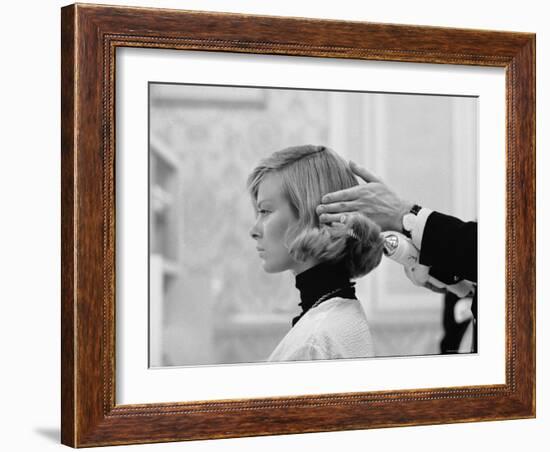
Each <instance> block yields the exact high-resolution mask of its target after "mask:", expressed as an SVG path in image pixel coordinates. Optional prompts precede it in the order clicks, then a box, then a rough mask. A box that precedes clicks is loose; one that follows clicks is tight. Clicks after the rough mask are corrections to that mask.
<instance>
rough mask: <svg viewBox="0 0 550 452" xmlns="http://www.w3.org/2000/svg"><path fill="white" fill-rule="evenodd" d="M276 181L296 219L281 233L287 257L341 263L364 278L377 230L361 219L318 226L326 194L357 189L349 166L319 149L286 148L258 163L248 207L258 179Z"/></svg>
mask: <svg viewBox="0 0 550 452" xmlns="http://www.w3.org/2000/svg"><path fill="white" fill-rule="evenodd" d="M270 173H277V174H278V175H280V177H281V181H282V189H283V194H284V195H285V196H286V198H287V199H288V201H289V203H290V206H291V209H292V211H293V212H294V214H295V215H296V217H297V218H298V222H297V224H296V225H295V226H294V227H292V228H290V229H289V230H288V231H287V234H286V239H285V246H286V247H287V248H288V250H289V253H290V255H291V256H292V257H293V258H294V259H296V260H298V261H305V260H307V259H308V258H314V259H317V260H319V261H320V262H323V261H332V262H342V263H343V264H344V265H345V266H346V267H347V269H348V271H349V274H350V276H351V277H352V278H358V277H360V276H363V275H366V274H367V273H369V272H370V271H371V270H372V269H373V268H375V267H377V266H378V264H379V263H380V260H381V259H382V249H383V239H382V237H381V235H380V228H379V226H378V225H377V224H376V223H374V222H373V221H372V220H370V219H369V218H367V217H366V216H364V215H361V214H357V215H349V216H348V219H347V221H346V224H345V225H342V224H334V225H330V226H329V225H325V224H320V223H319V218H318V216H317V213H316V210H315V209H316V208H317V206H318V205H319V204H320V203H321V199H322V197H323V196H324V195H326V194H327V193H331V192H335V191H338V190H343V189H346V188H350V187H353V186H355V185H358V182H357V180H356V179H355V176H354V175H353V173H352V171H351V169H350V167H349V165H348V164H347V163H346V162H345V161H344V159H342V157H340V156H339V155H338V154H336V153H335V152H334V151H333V150H331V149H329V148H327V147H325V146H314V145H304V146H292V147H288V148H285V149H282V150H280V151H277V152H274V153H273V154H272V155H271V156H269V157H267V158H265V159H264V160H262V161H261V162H260V163H259V165H258V166H257V167H256V168H254V170H253V171H252V173H251V174H250V175H249V177H248V181H247V187H248V191H249V193H250V195H251V196H252V199H253V201H254V202H256V200H257V198H258V189H259V186H260V183H261V182H262V180H263V178H264V177H265V176H266V175H267V174H270Z"/></svg>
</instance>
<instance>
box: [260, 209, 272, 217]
mask: <svg viewBox="0 0 550 452" xmlns="http://www.w3.org/2000/svg"><path fill="white" fill-rule="evenodd" d="M268 213H269V210H266V209H259V210H258V214H260V215H261V216H265V215H267V214H268Z"/></svg>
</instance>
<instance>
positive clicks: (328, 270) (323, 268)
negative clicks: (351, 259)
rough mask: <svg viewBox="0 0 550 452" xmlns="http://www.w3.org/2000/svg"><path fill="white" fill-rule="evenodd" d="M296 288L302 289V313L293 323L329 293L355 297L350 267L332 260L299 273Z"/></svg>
mask: <svg viewBox="0 0 550 452" xmlns="http://www.w3.org/2000/svg"><path fill="white" fill-rule="evenodd" d="M296 288H297V289H298V290H299V291H300V299H301V302H300V307H301V308H302V313H301V314H300V316H298V317H297V318H296V319H294V320H295V321H294V322H293V323H296V321H297V319H299V318H300V317H301V316H303V315H304V314H305V313H306V312H307V311H308V310H309V309H311V308H312V306H313V305H315V303H316V302H318V301H319V300H321V299H323V297H326V296H327V295H331V294H333V293H334V294H335V296H342V297H344V298H355V289H354V288H353V284H352V283H351V282H350V276H349V271H348V269H347V268H346V266H345V265H343V264H336V263H332V262H322V263H318V264H317V265H313V266H311V267H309V268H307V269H305V270H303V271H302V272H301V273H299V274H297V275H296ZM340 289H342V290H340ZM329 298H330V297H329ZM327 299H328V298H327Z"/></svg>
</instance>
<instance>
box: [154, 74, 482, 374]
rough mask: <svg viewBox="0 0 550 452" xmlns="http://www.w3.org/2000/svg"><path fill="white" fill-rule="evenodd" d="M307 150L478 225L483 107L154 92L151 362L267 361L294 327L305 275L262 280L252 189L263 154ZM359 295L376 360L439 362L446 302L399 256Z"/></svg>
mask: <svg viewBox="0 0 550 452" xmlns="http://www.w3.org/2000/svg"><path fill="white" fill-rule="evenodd" d="M308 143H309V144H324V145H328V146H329V147H331V148H333V149H334V150H335V151H336V152H338V153H339V154H340V155H342V156H343V157H344V158H347V159H353V160H354V161H356V162H357V163H359V164H360V165H363V166H365V167H367V168H368V169H370V170H371V171H372V172H374V173H375V174H377V175H378V176H379V177H381V178H382V179H383V180H384V181H385V182H386V183H387V184H388V185H389V186H390V187H392V188H393V189H394V191H396V192H397V193H398V194H400V195H401V196H402V197H404V198H406V199H409V200H411V201H414V202H416V203H418V204H420V205H424V206H427V207H430V208H432V209H435V210H439V211H442V212H444V213H449V214H453V215H456V216H458V217H460V218H462V219H464V220H473V219H475V218H476V215H477V100H476V99H475V98H467V97H449V96H433V95H410V94H386V93H356V92H354V93H350V92H329V91H309V90H289V89H263V88H243V87H212V86H197V85H177V84H151V85H150V147H149V149H150V200H149V202H150V209H149V211H150V229H149V234H150V261H149V264H150V281H149V304H150V365H151V366H174V365H197V364H222V363H239V362H259V361H264V360H265V359H267V357H268V356H269V354H270V353H271V351H272V350H273V349H274V348H275V346H276V345H277V343H278V342H279V341H280V339H281V338H282V337H283V336H284V335H285V334H286V332H287V331H288V330H289V329H290V321H291V319H292V317H293V316H294V315H296V314H297V313H298V312H299V307H298V302H299V294H298V291H297V290H296V289H295V287H294V276H293V275H292V274H290V273H289V272H285V273H282V274H266V273H265V272H264V271H263V269H262V267H261V262H260V259H259V257H258V255H257V253H256V250H255V242H254V241H253V240H252V239H251V238H250V236H249V234H248V231H249V229H250V227H251V225H252V223H253V219H254V212H253V209H252V205H251V202H250V198H249V196H248V194H247V192H246V187H245V182H246V178H247V176H248V174H249V172H250V171H251V170H252V168H253V167H254V166H255V165H256V164H257V163H258V161H259V160H260V159H261V158H263V157H265V156H267V155H269V154H271V153H272V152H274V151H276V150H279V149H282V148H284V147H287V146H291V145H298V144H308ZM357 292H358V297H359V298H360V299H361V302H362V303H363V307H364V309H365V311H366V313H367V316H368V319H369V322H370V325H371V328H372V332H373V336H374V339H375V345H376V352H377V355H379V356H405V355H424V354H435V353H439V341H440V340H441V336H442V311H443V297H442V296H441V295H440V294H435V293H432V292H429V291H427V290H425V289H421V288H417V287H415V286H413V285H412V283H411V282H410V281H409V280H408V279H407V278H406V277H405V275H404V272H403V269H402V267H399V266H398V265H397V264H395V263H393V262H391V261H388V260H387V259H383V262H382V264H381V265H380V266H379V267H378V268H377V269H376V270H375V271H374V272H373V273H371V274H369V275H367V276H366V277H364V278H362V279H361V280H360V281H358V284H357ZM465 341H466V343H465V346H464V350H468V348H469V347H468V344H467V341H468V337H466V339H465Z"/></svg>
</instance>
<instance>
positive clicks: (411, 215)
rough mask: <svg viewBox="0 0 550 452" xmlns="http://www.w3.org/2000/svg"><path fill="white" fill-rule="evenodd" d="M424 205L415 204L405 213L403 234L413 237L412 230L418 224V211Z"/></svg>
mask: <svg viewBox="0 0 550 452" xmlns="http://www.w3.org/2000/svg"><path fill="white" fill-rule="evenodd" d="M421 209H422V207H420V206H419V205H418V204H414V205H413V206H412V207H411V210H409V211H408V212H407V213H406V214H405V215H403V220H402V223H403V234H405V235H406V236H407V237H408V238H411V233H412V230H413V229H414V226H415V225H416V216H417V215H418V212H420V210H421Z"/></svg>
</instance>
